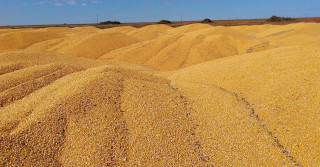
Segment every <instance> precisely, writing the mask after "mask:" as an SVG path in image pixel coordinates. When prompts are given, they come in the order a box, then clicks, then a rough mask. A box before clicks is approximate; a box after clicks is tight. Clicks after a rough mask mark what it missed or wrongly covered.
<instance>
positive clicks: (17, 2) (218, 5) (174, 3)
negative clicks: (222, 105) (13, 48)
mask: <svg viewBox="0 0 320 167" xmlns="http://www.w3.org/2000/svg"><path fill="white" fill-rule="evenodd" d="M96 15H98V16H99V21H105V20H117V21H120V22H149V21H159V20H161V19H167V20H172V21H176V20H180V18H181V16H182V18H183V20H202V19H204V18H210V19H213V20H216V19H236V18H237V16H238V17H239V18H240V19H253V18H267V17H270V16H271V15H278V16H285V17H314V16H320V0H0V25H34V24H63V23H67V24H74V23H94V22H96Z"/></svg>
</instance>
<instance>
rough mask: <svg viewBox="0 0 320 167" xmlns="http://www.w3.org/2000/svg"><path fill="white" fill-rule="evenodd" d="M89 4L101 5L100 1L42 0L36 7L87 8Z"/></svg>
mask: <svg viewBox="0 0 320 167" xmlns="http://www.w3.org/2000/svg"><path fill="white" fill-rule="evenodd" d="M88 3H99V0H42V1H38V2H36V3H34V4H36V5H45V4H53V5H55V6H64V5H71V6H87V5H88Z"/></svg>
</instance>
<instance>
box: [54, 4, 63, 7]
mask: <svg viewBox="0 0 320 167" xmlns="http://www.w3.org/2000/svg"><path fill="white" fill-rule="evenodd" d="M54 6H63V4H62V3H55V4H54Z"/></svg>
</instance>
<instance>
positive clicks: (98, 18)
mask: <svg viewBox="0 0 320 167" xmlns="http://www.w3.org/2000/svg"><path fill="white" fill-rule="evenodd" d="M96 16H97V24H99V15H96Z"/></svg>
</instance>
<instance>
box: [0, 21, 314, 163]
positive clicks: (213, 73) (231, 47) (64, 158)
mask: <svg viewBox="0 0 320 167" xmlns="http://www.w3.org/2000/svg"><path fill="white" fill-rule="evenodd" d="M319 46H320V24H317V23H298V24H289V25H281V26H280V25H258V26H235V27H212V26H210V25H206V24H191V25H186V26H182V27H178V28H172V27H168V26H166V25H151V26H146V27H143V28H139V29H137V28H133V27H128V26H126V27H116V28H110V29H105V30H100V29H97V28H94V27H77V28H44V29H2V30H0V166H60V165H62V166H319V165H320V159H319V157H320V150H319V149H318V148H320V142H319V141H320V128H319V127H320V121H319V118H320V111H319V108H320V103H319V102H320V49H319V48H320V47H319Z"/></svg>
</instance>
